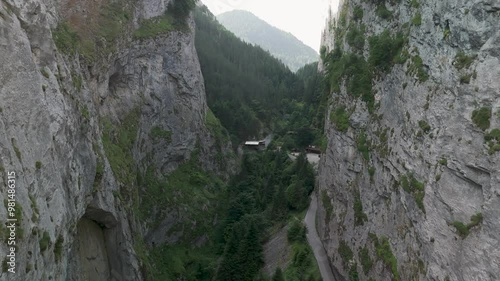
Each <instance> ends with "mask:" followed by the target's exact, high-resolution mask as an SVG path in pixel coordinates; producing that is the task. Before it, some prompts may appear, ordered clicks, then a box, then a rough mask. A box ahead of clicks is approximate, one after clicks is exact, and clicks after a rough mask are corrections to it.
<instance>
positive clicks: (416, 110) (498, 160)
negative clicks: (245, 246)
mask: <svg viewBox="0 0 500 281" xmlns="http://www.w3.org/2000/svg"><path fill="white" fill-rule="evenodd" d="M382 2H383V4H382V5H384V7H385V9H386V10H388V11H389V13H390V14H391V16H390V17H388V18H386V19H384V18H382V17H381V16H380V15H378V14H377V13H380V11H379V12H377V10H378V9H377V5H376V4H375V3H372V1H361V0H350V1H344V3H343V4H342V5H341V7H340V8H339V15H337V16H336V19H337V24H338V18H339V16H340V13H344V16H345V18H346V21H347V22H346V25H345V26H346V27H348V26H351V25H361V24H364V25H365V28H366V30H365V35H364V38H365V40H366V41H365V45H364V48H363V50H362V51H361V54H362V55H363V56H364V57H365V59H366V60H368V58H369V56H370V44H369V39H368V38H369V37H370V36H372V35H375V34H381V33H382V32H383V31H384V30H389V31H390V32H391V34H395V33H396V31H398V30H408V33H407V34H408V41H407V43H406V44H405V46H404V47H403V51H404V50H406V52H408V54H409V58H408V59H407V60H406V62H404V63H403V64H397V63H396V64H394V65H393V66H391V69H390V70H389V71H388V72H387V73H382V74H377V75H375V77H374V80H373V81H372V86H373V93H374V95H375V109H374V111H373V112H371V113H370V112H369V110H368V108H367V106H366V103H365V102H363V101H361V100H360V99H359V98H354V97H353V96H352V95H350V93H349V92H348V89H347V88H346V86H345V80H344V82H343V83H342V85H340V86H341V87H340V91H332V93H331V100H330V102H331V104H330V111H329V112H328V116H327V118H326V129H325V133H326V135H327V137H328V148H327V151H326V153H325V154H324V155H322V157H321V162H320V167H319V196H318V198H319V199H318V200H319V202H320V206H321V207H320V213H319V227H318V228H319V232H320V235H321V236H322V239H323V242H324V245H325V247H326V249H327V251H328V255H329V257H330V259H331V262H332V264H333V265H334V266H335V267H337V268H338V269H339V270H340V272H341V273H342V274H343V275H344V276H345V277H348V275H350V274H354V273H353V272H354V271H357V274H359V280H369V278H372V280H440V281H443V280H453V281H454V280H460V281H462V280H491V281H493V280H499V279H500V263H499V261H500V250H499V247H498V241H500V221H499V220H498V217H499V216H500V172H499V167H500V152H498V151H496V149H495V144H496V141H495V140H493V141H491V137H490V138H489V139H488V137H486V139H485V136H487V135H488V134H490V133H491V132H492V131H493V130H494V129H499V128H500V80H499V79H498V77H499V76H498V75H499V73H500V44H499V38H500V17H499V16H500V6H499V4H498V1H493V0H491V1H490V0H477V1H462V0H444V1H382ZM380 9H382V8H380ZM355 10H357V12H358V16H359V10H362V12H363V13H362V14H361V17H360V18H359V19H358V21H356V20H354V19H353V14H354V11H355ZM419 17H420V19H419ZM330 25H331V26H328V27H327V31H325V36H324V42H323V45H325V46H326V48H327V49H328V50H329V51H330V50H332V49H333V48H334V46H335V44H339V46H340V47H341V49H342V50H343V51H344V52H351V51H353V50H352V48H351V47H350V45H349V44H348V43H346V41H345V37H342V36H339V37H337V42H336V41H335V40H336V39H335V32H334V31H333V30H334V29H335V28H334V27H335V26H334V23H333V21H332V22H331V23H330ZM332 26H333V27H332ZM337 26H338V25H337ZM339 30H340V29H339ZM345 30H346V32H348V31H347V30H348V28H346V29H345ZM461 52H463V54H464V55H466V56H468V57H469V58H472V59H471V62H470V65H465V66H462V65H460V64H461V60H460V59H459V57H460V53H461ZM417 56H419V57H420V58H421V67H420V70H422V71H424V72H425V73H426V74H427V75H428V78H427V79H425V78H424V76H425V75H423V76H419V74H418V73H417V72H415V71H414V70H415V64H417V60H418V59H416V58H415V57H417ZM462 57H463V56H462ZM412 58H415V59H413V60H412ZM462 62H463V61H462ZM341 105H343V106H345V108H346V109H347V113H348V115H349V118H348V124H349V125H348V128H347V130H345V131H343V130H339V129H338V127H337V126H336V125H335V124H334V123H335V122H333V121H332V120H331V116H330V114H331V113H332V112H333V111H334V110H335V109H336V108H338V107H339V106H341ZM481 108H486V109H488V110H491V114H489V113H487V114H486V115H489V119H490V122H489V123H490V124H489V126H488V127H487V128H484V130H483V129H481V128H480V127H479V126H478V125H477V124H476V123H475V122H474V121H473V118H472V116H473V115H475V114H477V112H479V111H480V109H481ZM488 110H486V111H488ZM475 111H476V113H474V112H475ZM363 132H364V134H365V135H366V142H364V144H366V145H365V147H368V148H367V149H364V148H363V147H360V146H362V143H361V144H360V142H362V140H361V139H360V135H361V134H363ZM363 150H368V154H369V156H368V157H366V155H365V156H364V155H363V153H362V151H363ZM422 185H423V192H421V191H419V190H420V188H421V187H422ZM420 202H421V203H420ZM474 216H475V217H474ZM474 222H475V223H474ZM460 223H462V227H461V226H460ZM459 228H461V230H459ZM386 238H387V241H388V243H385V245H384V241H385V239H386ZM346 246H347V247H346ZM387 246H389V247H387ZM365 247H366V249H367V252H366V251H364V250H363V248H365ZM347 248H348V249H347ZM387 249H390V250H389V251H388V250H387ZM349 250H350V252H351V255H349ZM389 252H390V254H389ZM391 255H393V257H394V259H393V260H391ZM367 256H369V258H370V259H371V261H372V262H373V266H371V267H369V266H367V267H366V268H368V270H367V271H365V270H364V269H363V265H362V264H363V259H364V260H365V262H366V261H367V258H366V257H367ZM394 260H395V261H396V263H394ZM353 268H354V269H353Z"/></svg>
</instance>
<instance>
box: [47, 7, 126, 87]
mask: <svg viewBox="0 0 500 281" xmlns="http://www.w3.org/2000/svg"><path fill="white" fill-rule="evenodd" d="M87 16H90V17H92V18H93V19H94V20H93V21H89V20H88V18H85V17H84V15H80V16H79V17H81V18H79V19H78V20H74V21H63V22H60V23H59V24H58V25H57V27H56V28H55V29H53V30H52V39H53V40H54V43H55V45H56V47H57V49H58V50H59V51H60V52H61V53H63V54H66V55H71V56H74V55H76V54H80V55H81V58H83V60H84V61H85V62H86V63H88V64H93V63H95V62H97V59H98V58H104V57H107V56H108V55H109V54H110V53H113V52H115V51H116V45H117V43H118V41H119V40H120V38H122V37H124V35H125V33H126V30H127V29H128V28H129V24H130V22H131V19H132V17H131V10H130V6H129V5H128V4H127V3H123V1H118V2H112V3H107V4H104V5H102V6H101V7H100V10H99V11H98V13H97V14H93V15H87ZM77 88H78V87H77Z"/></svg>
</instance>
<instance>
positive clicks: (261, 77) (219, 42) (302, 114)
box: [195, 7, 322, 143]
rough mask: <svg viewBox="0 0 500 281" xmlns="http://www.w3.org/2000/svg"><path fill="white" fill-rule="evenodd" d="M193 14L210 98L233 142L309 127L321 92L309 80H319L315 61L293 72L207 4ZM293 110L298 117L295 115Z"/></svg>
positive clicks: (208, 100)
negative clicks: (223, 21)
mask: <svg viewBox="0 0 500 281" xmlns="http://www.w3.org/2000/svg"><path fill="white" fill-rule="evenodd" d="M195 19H196V23H197V25H196V28H197V29H196V48H197V50H198V54H199V58H200V64H201V68H202V72H203V76H204V78H205V87H206V92H207V102H208V105H209V106H210V108H211V109H212V111H213V112H214V114H215V116H217V117H218V118H219V119H220V121H221V123H222V125H223V126H224V127H225V128H226V129H227V130H228V131H229V132H230V134H231V135H232V136H233V140H234V142H236V143H237V142H241V141H242V140H245V139H248V138H259V137H262V136H263V135H264V133H266V132H267V133H269V132H271V131H273V132H274V133H278V134H282V133H283V131H284V130H295V129H302V128H304V129H308V130H309V129H310V127H311V119H312V118H310V116H311V115H313V116H314V115H316V113H317V110H316V109H317V108H316V109H315V107H316V105H318V104H319V100H320V97H319V95H321V93H322V92H321V91H320V89H319V88H318V87H317V85H316V84H314V83H313V82H312V81H308V82H307V83H306V81H305V80H306V79H311V78H310V77H313V76H314V75H316V76H317V77H316V78H314V79H316V80H321V79H320V77H319V76H318V74H317V71H316V69H315V67H314V66H313V67H311V66H309V67H308V69H309V70H308V71H302V72H300V73H302V74H299V73H298V74H294V73H292V72H291V71H290V70H288V68H287V67H286V66H285V65H284V64H283V63H281V62H280V61H279V60H277V59H276V58H274V57H272V56H271V55H270V54H269V53H268V52H266V51H264V50H263V49H262V48H260V47H257V46H253V45H251V44H249V43H245V42H243V41H242V40H240V39H239V38H237V37H236V36H235V35H234V34H232V33H231V32H229V31H228V30H227V29H225V28H224V27H223V26H222V25H221V24H219V23H218V22H217V20H216V19H215V17H214V16H213V15H212V14H211V13H210V12H209V11H208V10H207V9H206V8H204V7H200V8H198V9H196V11H195ZM311 70H312V71H311ZM316 80H315V81H316ZM313 84H314V85H313ZM321 85H322V84H321V83H320V84H319V86H321ZM306 87H307V89H306ZM294 114H296V115H297V116H295V117H296V119H300V120H291V119H293V118H294V117H293V116H294ZM321 118H322V117H321ZM317 123H318V122H317Z"/></svg>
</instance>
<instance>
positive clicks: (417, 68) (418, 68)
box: [408, 54, 429, 82]
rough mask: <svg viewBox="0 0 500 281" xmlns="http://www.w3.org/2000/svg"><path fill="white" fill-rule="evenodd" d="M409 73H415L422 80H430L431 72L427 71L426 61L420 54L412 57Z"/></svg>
mask: <svg viewBox="0 0 500 281" xmlns="http://www.w3.org/2000/svg"><path fill="white" fill-rule="evenodd" d="M408 74H411V75H415V76H416V77H417V78H418V80H419V81H420V82H425V81H427V80H429V74H427V72H426V71H425V68H424V62H423V60H422V58H421V57H420V55H419V54H417V55H415V56H412V57H411V61H410V65H409V66H408Z"/></svg>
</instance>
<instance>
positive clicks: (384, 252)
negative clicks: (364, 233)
mask: <svg viewBox="0 0 500 281" xmlns="http://www.w3.org/2000/svg"><path fill="white" fill-rule="evenodd" d="M368 236H369V237H370V239H372V241H373V243H374V245H375V252H376V253H377V257H378V258H379V259H381V260H382V261H383V262H384V263H385V264H386V265H387V267H388V268H390V269H391V272H392V274H393V275H394V280H396V281H399V280H400V277H399V272H398V261H397V259H396V257H395V256H394V254H393V253H392V250H391V245H390V244H389V239H388V238H387V237H385V236H382V237H380V238H378V237H377V235H375V234H373V233H369V234H368Z"/></svg>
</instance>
